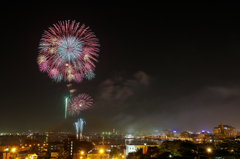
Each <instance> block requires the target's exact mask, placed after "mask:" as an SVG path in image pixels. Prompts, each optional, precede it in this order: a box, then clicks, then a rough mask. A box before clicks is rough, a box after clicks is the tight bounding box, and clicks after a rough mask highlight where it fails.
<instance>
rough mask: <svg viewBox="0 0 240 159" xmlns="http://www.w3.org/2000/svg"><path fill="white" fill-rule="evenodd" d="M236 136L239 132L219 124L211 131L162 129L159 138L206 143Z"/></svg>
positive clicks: (239, 134)
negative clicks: (194, 131) (195, 131)
mask: <svg viewBox="0 0 240 159" xmlns="http://www.w3.org/2000/svg"><path fill="white" fill-rule="evenodd" d="M236 136H240V132H237V130H236V129H235V128H234V127H232V126H229V125H223V124H220V125H218V126H217V127H214V128H213V132H212V133H210V131H207V130H202V131H201V132H197V133H193V132H190V131H183V132H177V131H170V130H163V131H162V135H161V136H160V138H161V139H168V140H190V141H193V142H194V143H199V144H200V143H206V142H222V141H223V140H225V139H227V138H228V139H229V138H231V137H232V138H235V137H236Z"/></svg>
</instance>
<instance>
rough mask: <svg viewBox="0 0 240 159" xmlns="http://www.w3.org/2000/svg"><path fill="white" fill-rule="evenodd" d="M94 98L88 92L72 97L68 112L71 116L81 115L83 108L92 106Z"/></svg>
mask: <svg viewBox="0 0 240 159" xmlns="http://www.w3.org/2000/svg"><path fill="white" fill-rule="evenodd" d="M92 101H93V99H92V98H91V96H89V95H88V94H85V93H82V94H79V95H78V96H76V97H74V98H72V99H71V100H70V101H69V104H68V109H67V111H68V114H69V115H71V116H76V115H79V114H80V112H81V111H82V110H85V109H88V108H90V107H91V106H92V103H93V102H92Z"/></svg>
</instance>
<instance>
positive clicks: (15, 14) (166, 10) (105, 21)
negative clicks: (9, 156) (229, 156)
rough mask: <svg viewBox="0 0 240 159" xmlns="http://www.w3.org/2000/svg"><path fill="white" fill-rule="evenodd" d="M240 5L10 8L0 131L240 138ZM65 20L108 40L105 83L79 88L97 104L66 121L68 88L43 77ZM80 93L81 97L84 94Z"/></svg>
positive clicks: (101, 69)
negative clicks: (49, 44)
mask: <svg viewBox="0 0 240 159" xmlns="http://www.w3.org/2000/svg"><path fill="white" fill-rule="evenodd" d="M239 7H240V5H239V4H230V3H197V2H194V3H180V2H178V3H173V2H167V1H161V2H158V3H157V2H155V1H154V2H147V1H146V2H145V3H140V2H136V3H133V2H131V3H129V2H122V1H119V2H118V3H117V2H115V1H109V2H107V1H101V2H100V1H97V2H94V1H78V2H77V3H76V2H70V1H64V3H61V2H60V1H53V2H47V3H44V2H40V1H39V4H36V3H35V2H33V3H32V4H29V3H26V4H24V3H23V2H21V3H12V2H9V4H7V5H6V6H5V7H4V8H5V9H3V13H2V15H1V16H2V20H1V28H2V29H1V30H2V33H1V39H2V40H1V47H2V49H1V55H2V56H1V70H2V75H1V104H0V105H1V111H0V125H1V127H0V132H6V131H8V132H11V131H12V130H17V131H27V130H30V129H31V130H39V131H50V130H51V131H60V130H63V131H74V127H73V122H74V121H76V120H77V119H78V118H80V117H82V118H84V119H85V120H86V123H87V125H86V126H85V128H84V130H85V131H111V130H112V129H113V128H115V129H117V130H121V131H140V130H146V131H152V130H154V129H158V130H159V131H161V130H163V129H171V130H178V131H183V130H191V131H200V130H201V129H208V130H210V131H212V129H213V127H214V126H217V125H219V124H220V123H221V122H222V123H223V124H228V125H231V126H234V127H235V128H236V129H237V130H240V122H239V119H240V117H239V116H240V115H239V114H240V71H239V70H240V62H239V60H240V30H239V28H240V27H239V20H240V13H239ZM63 20H76V21H77V22H80V23H82V24H83V23H85V24H86V25H87V26H90V28H91V30H92V31H93V32H94V33H95V35H96V36H97V38H98V39H99V42H100V45H101V46H100V52H99V55H100V56H99V58H98V60H99V62H98V63H97V64H96V66H97V67H96V72H95V73H96V78H95V79H93V80H92V81H87V80H84V81H83V82H82V83H80V84H77V83H73V88H75V89H77V93H87V94H90V95H91V96H92V97H93V99H94V104H93V106H92V107H91V108H90V109H88V110H85V111H83V112H82V113H81V114H80V115H79V116H77V117H70V116H69V117H68V118H67V119H64V103H63V102H64V96H65V95H66V94H67V92H68V90H67V87H66V84H67V83H66V82H61V83H54V82H52V80H51V79H50V78H48V76H47V74H44V73H41V72H40V71H39V70H38V66H37V63H36V58H37V56H38V51H39V50H38V45H39V42H40V38H41V36H42V34H43V32H44V30H47V29H48V27H50V26H52V25H53V24H55V23H57V22H58V21H63ZM77 93H76V94H77Z"/></svg>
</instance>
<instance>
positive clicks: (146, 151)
mask: <svg viewBox="0 0 240 159" xmlns="http://www.w3.org/2000/svg"><path fill="white" fill-rule="evenodd" d="M144 145H145V159H147V156H146V155H147V143H146V142H145V143H144Z"/></svg>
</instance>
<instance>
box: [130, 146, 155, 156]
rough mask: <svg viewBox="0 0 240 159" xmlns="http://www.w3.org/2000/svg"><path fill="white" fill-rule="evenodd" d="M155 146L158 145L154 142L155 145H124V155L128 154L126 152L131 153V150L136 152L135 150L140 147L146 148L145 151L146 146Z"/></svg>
mask: <svg viewBox="0 0 240 159" xmlns="http://www.w3.org/2000/svg"><path fill="white" fill-rule="evenodd" d="M155 146H157V147H158V146H159V145H157V144H155V145H152V144H151V145H149V144H146V145H144V144H141V145H126V156H127V155H128V153H131V152H136V151H137V149H140V148H142V149H145V148H146V151H147V149H148V147H155Z"/></svg>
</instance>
